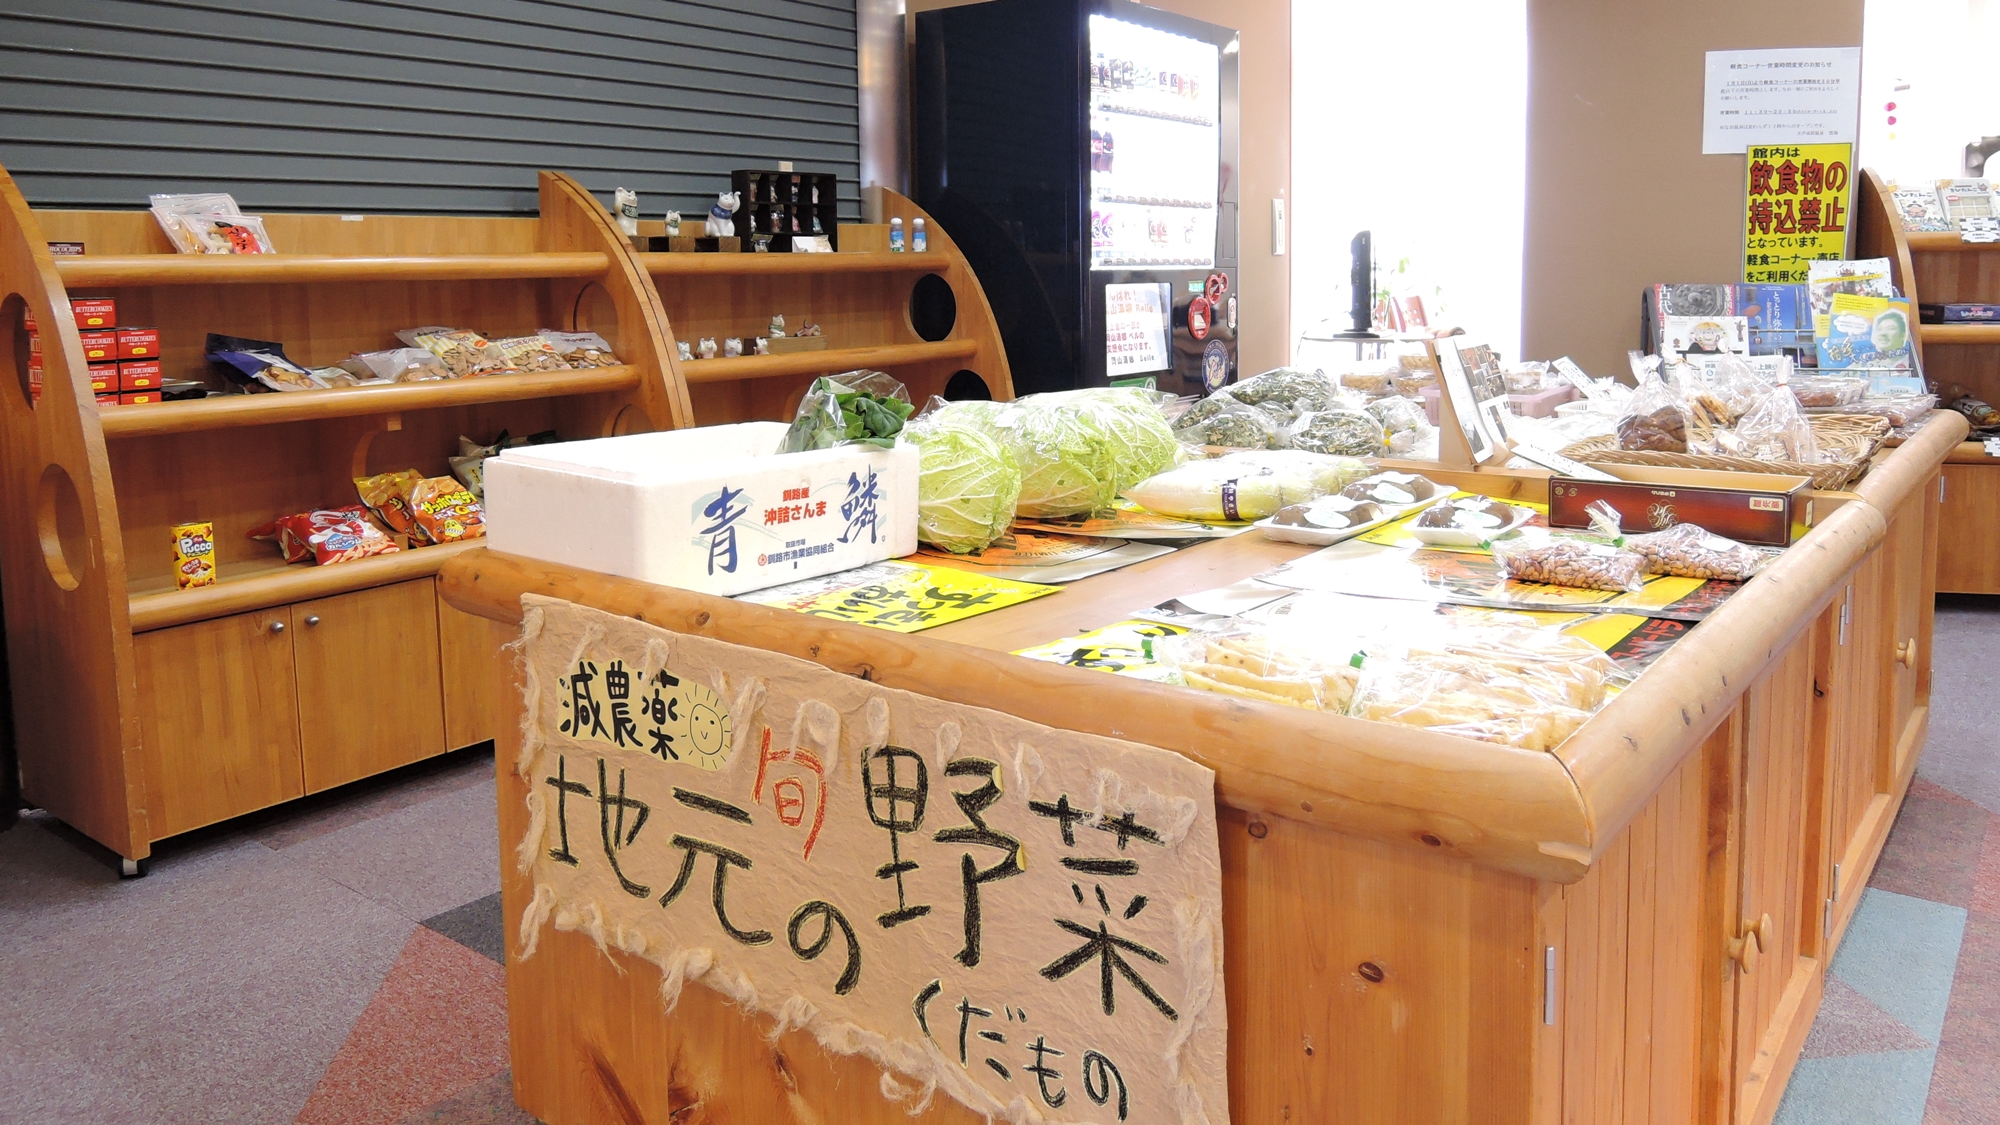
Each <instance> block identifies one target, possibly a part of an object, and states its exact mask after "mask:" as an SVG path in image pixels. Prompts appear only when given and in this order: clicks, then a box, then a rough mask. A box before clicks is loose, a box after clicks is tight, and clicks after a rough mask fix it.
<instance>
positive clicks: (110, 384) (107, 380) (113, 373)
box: [89, 363, 118, 395]
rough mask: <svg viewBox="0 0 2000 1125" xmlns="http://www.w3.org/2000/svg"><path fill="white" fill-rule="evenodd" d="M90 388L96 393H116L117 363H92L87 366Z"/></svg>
mask: <svg viewBox="0 0 2000 1125" xmlns="http://www.w3.org/2000/svg"><path fill="white" fill-rule="evenodd" d="M89 371H90V389H91V390H92V391H94V392H96V393H97V394H101V395H102V394H114V395H115V394H117V393H118V365H117V364H115V363H93V364H91V365H90V367H89Z"/></svg>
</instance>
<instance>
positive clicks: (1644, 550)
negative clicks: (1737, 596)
mask: <svg viewBox="0 0 2000 1125" xmlns="http://www.w3.org/2000/svg"><path fill="white" fill-rule="evenodd" d="M1625 547H1626V548H1627V549H1628V550H1631V551H1636V552H1637V553H1638V554H1640V555H1641V556H1643V557H1644V558H1645V560H1646V573H1648V574H1670V575H1673V576H1674V577H1676V578H1713V579H1719V580H1721V581H1724V582H1747V581H1749V580H1750V578H1751V577H1752V576H1753V575H1755V574H1756V573H1757V572H1758V571H1759V570H1761V569H1763V567H1764V564H1765V563H1766V562H1768V561H1770V560H1769V558H1768V556H1766V555H1765V554H1764V552H1762V551H1759V550H1757V549H1756V548H1755V547H1749V546H1745V545H1744V544H1742V543H1738V542H1737V541H1736V540H1734V539H1728V538H1724V537H1723V536H1720V535H1717V534H1715V533H1714V532H1711V531H1709V530H1708V529H1707V528H1705V527H1699V526H1697V525H1695V524H1691V523H1677V524H1675V525H1674V526H1672V527H1670V528H1668V529H1666V530H1665V531H1656V532H1653V533H1652V534H1650V535H1631V536H1627V537H1626V538H1625Z"/></svg>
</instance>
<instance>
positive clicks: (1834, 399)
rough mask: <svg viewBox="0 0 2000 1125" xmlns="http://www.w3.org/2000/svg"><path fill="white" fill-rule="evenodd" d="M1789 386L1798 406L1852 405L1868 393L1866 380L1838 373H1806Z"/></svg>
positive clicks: (1831, 406)
mask: <svg viewBox="0 0 2000 1125" xmlns="http://www.w3.org/2000/svg"><path fill="white" fill-rule="evenodd" d="M1790 386H1791V388H1792V397H1793V398H1796V399H1798V400H1799V405H1800V406H1803V407H1813V408H1819V409H1827V408H1834V407H1842V406H1852V405H1853V404H1855V403H1857V402H1860V401H1861V400H1862V399H1863V398H1864V397H1866V396H1867V394H1868V380H1866V379H1859V378H1852V377H1842V376H1839V375H1808V376H1806V377H1804V378H1795V379H1793V380H1792V381H1791V384H1790Z"/></svg>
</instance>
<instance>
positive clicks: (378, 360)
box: [340, 348, 451, 383]
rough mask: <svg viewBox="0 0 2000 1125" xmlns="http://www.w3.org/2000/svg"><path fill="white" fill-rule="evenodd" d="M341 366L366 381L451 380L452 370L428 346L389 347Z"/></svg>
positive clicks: (348, 359)
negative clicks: (426, 347)
mask: <svg viewBox="0 0 2000 1125" xmlns="http://www.w3.org/2000/svg"><path fill="white" fill-rule="evenodd" d="M340 366H341V367H342V368H344V369H345V370H346V371H348V372H349V373H350V374H352V375H353V376H354V377H355V378H356V379H357V380H359V381H360V382H363V383H368V382H381V381H383V380H387V381H388V382H391V383H421V382H425V381H427V380H431V379H449V378H451V371H450V369H449V368H447V367H445V365H444V361H443V360H441V359H439V358H438V357H437V355H436V353H434V352H431V351H429V350H427V349H425V348H390V349H389V350H387V351H380V352H362V353H360V354H359V355H351V356H348V357H347V358H346V359H343V360H341V361H340Z"/></svg>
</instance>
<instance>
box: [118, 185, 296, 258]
mask: <svg viewBox="0 0 2000 1125" xmlns="http://www.w3.org/2000/svg"><path fill="white" fill-rule="evenodd" d="M147 199H148V200H149V201H150V203H151V209H152V212H153V218H154V219H155V220H157V221H158V222H159V224H160V229H161V230H162V231H164V232H165V233H166V236H167V240H168V241H169V242H172V243H173V244H174V249H176V250H178V251H180V252H181V253H183V254H270V253H275V251H274V250H273V249H272V247H271V236H270V235H268V234H265V233H264V220H262V219H260V218H258V217H256V216H255V215H245V214H244V213H243V212H242V211H241V210H240V209H239V208H238V207H237V206H236V199H235V198H234V197H233V196H231V195H229V194H228V193H227V192H208V193H204V194H200V195H153V196H148V197H147Z"/></svg>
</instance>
